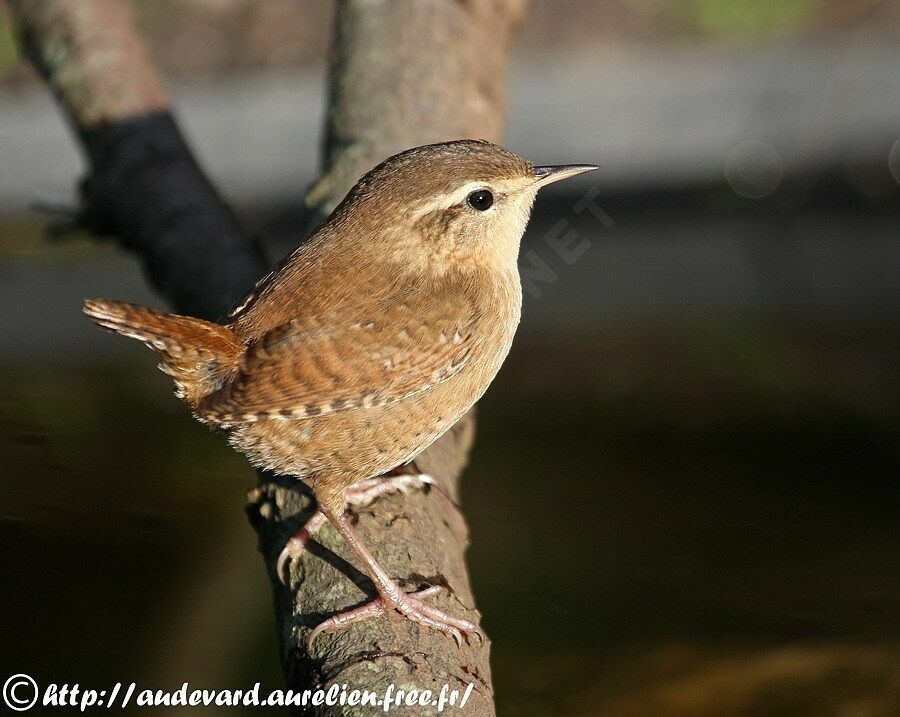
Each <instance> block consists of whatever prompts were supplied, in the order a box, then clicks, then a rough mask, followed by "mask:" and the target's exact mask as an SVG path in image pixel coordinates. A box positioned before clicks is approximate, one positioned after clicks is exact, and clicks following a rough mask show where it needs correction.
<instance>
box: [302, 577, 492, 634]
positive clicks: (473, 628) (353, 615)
mask: <svg viewBox="0 0 900 717" xmlns="http://www.w3.org/2000/svg"><path fill="white" fill-rule="evenodd" d="M392 587H394V588H396V590H390V591H389V592H387V593H385V594H382V595H380V596H379V597H377V598H375V599H374V600H372V601H370V602H368V603H366V604H365V605H362V606H360V607H358V608H354V609H353V610H347V611H345V612H341V613H338V614H337V615H332V616H331V617H329V618H326V619H325V620H323V621H322V622H321V623H319V624H318V625H317V626H316V628H315V629H314V630H313V631H312V632H311V633H310V635H309V640H308V642H307V648H308V649H310V650H312V646H313V642H315V640H316V638H317V637H318V636H319V635H321V634H322V633H323V632H337V631H338V630H341V629H343V628H345V627H346V626H347V625H352V624H353V623H355V622H360V621H362V620H367V619H368V618H370V617H375V616H377V615H381V614H382V613H383V612H385V611H386V610H387V609H391V610H395V611H396V612H397V613H399V614H400V615H402V616H403V617H405V618H406V619H407V620H412V621H413V622H415V623H418V624H419V625H422V626H424V627H428V628H431V629H432V630H437V631H438V632H442V633H444V634H445V635H450V636H451V637H452V638H453V640H454V641H455V642H456V646H457V647H462V644H463V641H465V642H466V644H469V635H477V636H478V640H479V642H484V634H483V633H482V632H481V630H480V629H479V627H478V625H476V624H475V623H473V622H469V621H468V620H463V619H461V618H458V617H453V616H452V615H449V614H447V613H445V612H444V611H443V610H438V609H437V608H436V607H432V606H431V605H427V604H425V602H424V601H425V599H426V598H430V597H433V596H435V595H438V594H439V593H441V592H443V591H444V590H445V588H444V587H442V586H441V585H433V586H431V587H428V588H425V589H424V590H419V591H418V592H414V593H405V592H403V591H402V590H401V589H400V588H399V586H397V585H396V584H392Z"/></svg>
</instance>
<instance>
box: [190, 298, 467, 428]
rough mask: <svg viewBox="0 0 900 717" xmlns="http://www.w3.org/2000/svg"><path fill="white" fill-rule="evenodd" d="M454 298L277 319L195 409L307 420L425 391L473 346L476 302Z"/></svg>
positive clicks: (227, 416)
mask: <svg viewBox="0 0 900 717" xmlns="http://www.w3.org/2000/svg"><path fill="white" fill-rule="evenodd" d="M454 298H455V300H454V301H452V302H447V301H446V298H445V299H444V300H443V301H434V302H431V303H428V302H425V305H424V306H423V305H422V304H421V303H420V304H419V305H417V306H415V307H414V308H413V307H411V306H410V305H409V304H405V303H402V302H399V303H396V304H392V305H388V306H384V305H382V306H381V307H379V310H378V311H377V312H376V314H377V315H376V316H374V317H373V318H371V319H370V318H368V317H364V318H359V317H358V316H357V317H353V314H354V313H356V312H349V313H350V316H351V318H344V319H343V320H341V319H339V318H338V317H337V316H336V315H335V314H331V315H329V316H326V317H319V318H318V319H317V318H316V317H307V318H302V319H294V320H292V321H289V322H288V323H285V324H282V325H281V326H278V327H276V328H274V329H272V330H271V331H269V332H268V333H266V334H264V335H263V336H262V337H261V338H260V339H258V340H257V341H255V342H253V343H252V344H251V345H250V347H249V348H248V350H247V352H246V355H245V357H244V361H243V364H242V366H241V368H240V370H239V371H238V374H237V375H236V377H235V378H234V379H233V380H232V381H230V382H229V383H228V384H227V385H226V386H225V387H223V388H222V389H221V390H219V391H217V392H215V393H213V394H211V395H209V396H208V397H206V398H205V399H204V400H203V402H202V403H201V405H200V408H199V410H198V414H199V415H200V416H201V417H202V418H204V419H206V420H208V421H212V422H215V423H240V422H249V421H258V420H262V419H265V418H287V419H304V418H311V417H313V416H321V415H325V414H329V413H334V412H337V411H346V410H350V409H353V408H359V407H363V408H369V407H373V406H382V405H385V404H388V403H393V402H395V401H400V400H402V399H404V398H408V397H410V396H412V395H414V394H417V393H420V392H423V391H427V390H428V389H430V388H431V387H432V386H434V385H436V384H438V383H441V382H442V381H446V380H447V379H448V378H450V377H451V376H453V375H454V374H456V373H457V372H458V371H459V370H460V369H462V368H463V366H465V364H466V362H467V361H468V359H469V356H470V354H471V351H472V348H473V344H474V338H473V331H472V325H473V322H474V306H473V304H472V303H471V302H468V301H467V300H466V299H465V297H459V296H457V297H454ZM344 316H345V317H346V316H347V314H346V313H345V314H344Z"/></svg>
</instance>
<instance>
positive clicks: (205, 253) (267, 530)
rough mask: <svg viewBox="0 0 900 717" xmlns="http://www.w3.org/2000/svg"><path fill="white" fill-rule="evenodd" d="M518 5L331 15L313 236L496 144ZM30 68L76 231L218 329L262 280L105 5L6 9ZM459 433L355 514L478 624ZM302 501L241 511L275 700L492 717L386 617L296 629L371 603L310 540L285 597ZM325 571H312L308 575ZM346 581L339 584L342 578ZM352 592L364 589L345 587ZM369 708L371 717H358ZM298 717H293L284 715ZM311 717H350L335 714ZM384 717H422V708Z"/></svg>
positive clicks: (409, 576) (385, 1)
mask: <svg viewBox="0 0 900 717" xmlns="http://www.w3.org/2000/svg"><path fill="white" fill-rule="evenodd" d="M524 4H525V0H468V2H456V1H452V0H365V1H363V0H346V1H344V2H341V3H340V5H339V8H338V12H337V18H336V31H335V39H334V48H333V54H332V62H331V71H330V89H331V95H330V103H329V105H330V106H329V115H328V123H327V133H326V143H325V144H326V146H325V166H324V170H323V174H322V177H321V179H320V180H319V181H318V182H317V184H316V185H315V186H314V187H313V188H312V189H311V191H310V192H309V194H308V195H307V197H306V204H307V208H308V209H309V215H310V226H313V225H315V224H316V223H318V221H320V220H321V219H322V218H324V217H325V216H327V214H328V213H329V212H330V210H331V208H332V207H333V206H334V205H336V204H337V202H338V201H339V200H340V199H341V198H342V197H343V195H344V194H345V193H346V191H347V190H348V189H349V188H350V186H352V184H353V182H354V181H355V180H356V179H357V178H358V177H359V176H360V175H361V174H363V173H364V172H365V171H366V170H368V169H369V168H371V167H372V166H374V165H375V164H376V163H378V162H379V161H381V160H382V159H384V158H385V157H387V156H389V155H390V154H393V153H395V152H397V151H400V150H403V149H406V148H408V147H412V146H416V145H420V144H426V143H429V142H437V141H442V140H450V139H459V138H463V137H470V138H485V139H492V140H499V139H500V136H501V134H502V127H503V117H504V106H505V80H506V71H507V58H508V54H509V50H510V47H511V44H512V38H513V34H514V29H515V26H516V25H517V22H518V19H519V17H520V16H521V14H522V12H523V9H524ZM12 8H13V10H14V15H15V16H16V18H17V19H18V21H19V24H20V27H21V29H22V36H23V40H24V45H25V48H26V51H27V52H28V55H29V57H30V58H31V60H32V62H33V63H34V64H35V66H36V67H37V68H38V69H39V71H40V72H41V74H42V75H43V76H44V77H45V79H46V81H47V83H48V84H49V85H50V87H51V88H52V89H53V90H54V92H55V93H56V94H57V96H58V97H59V99H60V101H61V104H62V105H63V107H64V108H65V110H66V111H67V113H68V116H69V119H70V121H71V122H72V124H73V126H74V128H75V129H76V132H77V133H78V135H79V137H80V139H81V141H82V146H83V147H84V149H85V152H86V154H87V156H88V159H89V161H90V164H91V169H90V176H89V177H88V179H87V180H86V181H85V183H84V185H83V190H84V199H85V204H86V208H87V211H86V219H87V220H88V221H89V222H90V226H92V227H93V228H94V229H95V231H97V232H98V233H107V234H113V235H115V236H117V237H118V238H119V240H120V241H121V242H122V244H123V245H124V246H126V247H128V248H129V249H131V250H132V251H134V252H135V253H136V254H137V255H138V257H139V258H140V259H141V260H142V262H143V264H144V266H145V268H146V270H147V272H148V274H149V276H150V280H151V281H152V282H153V284H154V285H155V286H156V287H157V288H158V289H159V290H160V291H161V292H162V293H163V294H164V295H165V296H166V297H167V298H168V299H169V300H170V301H171V302H172V304H173V305H174V306H175V307H176V309H177V310H179V311H181V312H184V313H190V314H193V315H197V316H203V317H207V318H210V317H215V316H218V315H221V314H222V313H224V311H225V310H226V309H227V307H228V306H229V305H230V304H231V303H232V302H233V301H234V300H236V299H237V298H239V297H240V296H241V295H242V294H243V293H244V291H245V290H246V289H247V288H249V286H250V285H251V284H252V282H253V281H254V280H255V279H257V278H258V277H259V276H260V275H261V274H262V273H263V263H262V260H261V258H260V254H259V251H258V248H257V247H256V245H255V244H254V243H253V242H252V241H251V240H250V239H248V238H247V237H246V236H245V235H244V233H243V232H242V231H241V230H240V228H239V227H238V225H237V222H236V221H235V219H234V217H233V215H232V213H231V212H230V211H229V210H228V209H227V207H226V206H225V205H224V204H223V203H222V201H221V199H220V198H219V196H218V195H217V194H216V192H215V191H214V189H213V188H212V186H211V185H210V184H209V182H208V181H207V180H206V178H205V176H204V175H203V173H202V171H201V170H200V169H199V168H198V167H197V164H196V162H195V161H194V159H193V157H192V156H191V153H190V151H189V149H188V148H187V146H186V144H185V142H184V140H183V139H182V137H181V134H180V133H179V131H178V128H177V125H176V124H175V122H174V120H173V119H172V117H171V115H170V113H169V111H168V105H167V101H166V98H165V95H164V93H163V91H162V89H161V85H160V83H159V82H158V80H157V79H156V75H155V73H154V71H153V68H152V66H151V65H150V63H149V61H148V59H147V57H146V54H145V52H144V51H143V50H142V48H141V43H140V41H139V39H138V38H137V35H136V33H135V31H134V28H133V27H132V25H131V23H130V21H129V19H128V16H127V14H126V13H125V12H124V10H123V9H122V6H121V5H120V3H119V2H118V0H56V1H55V2H53V1H50V0H13V2H12ZM473 433H474V419H473V418H472V415H471V414H470V415H469V416H467V417H466V418H464V419H463V420H462V421H460V423H459V424H457V426H455V427H454V428H453V429H452V430H451V431H450V432H449V433H448V434H447V435H446V436H444V437H443V438H442V439H440V440H439V441H438V442H436V443H435V444H434V445H433V446H432V447H430V448H429V449H428V450H427V451H425V452H424V453H423V454H422V455H421V456H420V457H419V458H418V459H417V461H416V464H417V467H418V469H420V470H422V471H424V472H428V473H430V474H432V475H433V476H435V477H436V478H437V479H438V480H439V481H440V482H441V484H442V485H443V486H444V488H445V489H446V490H447V491H448V492H449V494H450V496H451V499H448V498H447V497H445V496H444V495H443V494H442V493H441V492H439V491H431V492H430V493H429V494H428V495H423V494H416V495H412V496H407V497H403V496H395V497H388V498H383V499H381V500H379V501H377V502H376V503H375V504H374V505H373V506H372V507H371V509H369V510H367V511H365V512H364V514H362V515H360V516H359V525H358V529H359V531H360V533H361V534H362V536H363V537H364V539H365V540H366V541H367V545H368V546H369V547H370V549H371V550H372V552H373V553H374V554H375V555H377V556H378V557H379V558H380V559H381V560H382V561H383V563H384V564H385V567H386V568H387V569H388V571H389V572H390V573H391V574H392V575H394V576H396V577H398V578H400V579H402V581H403V582H405V584H406V587H407V588H408V589H413V588H415V587H418V586H421V585H423V584H426V583H429V584H445V585H446V586H448V587H449V588H450V592H449V594H447V595H444V596H441V597H439V598H437V599H436V604H438V606H440V607H442V608H443V609H446V610H448V611H449V612H451V613H453V614H456V615H459V616H460V617H465V618H467V619H470V620H473V619H474V620H476V621H477V618H478V615H477V613H476V612H475V610H474V599H473V596H472V592H471V588H470V586H469V580H468V575H467V571H466V566H465V561H464V551H465V547H466V542H467V534H466V526H465V522H464V520H463V519H462V516H461V514H460V513H459V512H458V510H457V508H456V506H455V504H454V502H453V499H455V497H456V495H457V487H458V476H459V474H460V472H461V470H462V468H463V466H464V465H465V462H466V457H467V454H468V450H469V447H470V446H471V442H472V436H473ZM311 507H312V499H311V495H310V494H309V492H308V491H304V490H303V489H302V485H300V484H298V482H297V481H296V480H293V479H289V478H273V477H271V476H263V477H262V478H261V481H260V484H259V486H258V487H257V488H256V489H254V490H253V491H251V494H250V503H249V506H248V513H249V515H250V517H251V520H252V522H253V524H254V526H255V527H256V529H257V531H258V533H259V536H260V542H261V546H262V550H263V555H264V557H265V560H266V563H267V565H268V567H269V572H270V575H271V576H272V582H273V588H274V592H275V598H276V600H275V601H276V612H277V616H278V623H279V628H280V633H281V634H280V638H281V645H282V661H283V665H284V669H285V675H286V678H287V683H288V686H289V687H290V688H292V689H294V690H302V689H305V688H309V687H311V686H315V685H328V684H342V683H347V684H349V685H351V686H352V687H357V688H366V689H371V690H379V689H381V688H384V687H386V686H387V685H388V684H389V683H394V684H395V685H397V686H398V687H400V686H408V687H413V686H414V687H418V688H420V689H432V690H434V691H435V692H437V691H440V689H441V687H442V686H443V685H444V684H448V685H449V686H450V688H451V689H459V690H460V693H461V692H462V691H463V690H464V689H465V687H466V685H467V684H469V683H472V684H474V690H473V692H472V695H471V696H470V698H469V701H468V703H467V705H466V708H465V713H466V714H467V715H474V716H478V717H480V716H482V715H493V714H494V706H493V694H492V686H491V680H490V671H489V666H488V645H487V644H485V645H479V644H478V642H477V640H476V641H475V644H474V645H469V646H463V648H462V649H461V650H457V648H456V646H455V644H454V643H453V641H452V640H450V639H449V638H447V637H446V636H443V635H439V634H435V633H430V632H428V631H425V630H423V629H421V628H419V627H418V626H416V625H413V624H411V623H408V622H405V621H403V622H401V621H398V620H392V619H390V618H389V616H384V617H381V618H379V619H374V620H369V621H366V622H363V623H359V624H357V625H353V626H351V627H350V628H348V629H347V630H345V631H343V632H339V633H337V634H335V635H327V636H323V637H321V638H320V640H319V641H318V642H317V644H316V646H315V650H314V654H312V655H311V654H309V653H308V652H307V650H306V637H307V636H308V634H309V630H310V629H311V627H313V626H314V625H315V624H317V622H318V621H319V619H321V617H322V616H323V615H325V614H327V613H329V612H332V611H335V610H340V609H343V608H346V607H348V606H351V605H355V604H359V603H360V602H362V601H363V600H364V599H367V597H369V596H371V595H372V594H373V590H372V588H371V586H370V585H368V584H367V583H366V581H364V580H363V578H362V576H361V575H360V574H359V573H358V572H357V571H355V570H354V569H353V568H352V565H351V564H350V562H348V559H349V553H348V552H347V551H346V547H345V546H344V545H342V543H341V541H340V540H339V538H338V537H337V535H336V533H335V532H334V531H333V530H331V529H330V528H325V529H323V530H322V531H321V533H320V534H319V535H318V536H317V543H311V544H310V547H309V550H308V552H307V554H306V555H305V556H304V557H303V558H302V560H300V561H297V563H296V564H292V566H291V588H290V589H286V588H284V587H282V586H281V585H280V583H279V582H278V580H277V578H276V577H275V570H274V564H275V559H276V557H277V554H278V551H279V550H280V549H281V547H282V546H283V544H284V541H285V540H286V539H287V537H288V536H289V535H290V533H291V532H293V531H294V530H296V529H297V528H298V527H299V526H300V525H301V524H302V522H303V520H304V519H305V517H306V516H308V515H309V514H310V512H311ZM323 558H324V559H323ZM348 576H349V577H351V578H352V580H348ZM354 581H355V582H359V583H360V584H362V585H363V589H360V588H359V587H357V586H356V584H355V582H354ZM367 709H368V708H367ZM297 711H298V713H302V712H303V710H297ZM317 713H319V714H357V713H360V714H361V713H368V712H367V711H366V710H364V711H363V712H353V711H352V709H351V708H349V707H342V708H337V709H334V708H331V709H329V708H321V709H320V710H319V711H318V712H317ZM394 713H395V714H420V713H421V708H418V707H416V708H407V709H406V710H405V711H404V710H403V709H400V710H398V711H395V712H394Z"/></svg>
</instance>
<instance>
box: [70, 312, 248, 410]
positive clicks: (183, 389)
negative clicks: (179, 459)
mask: <svg viewBox="0 0 900 717" xmlns="http://www.w3.org/2000/svg"><path fill="white" fill-rule="evenodd" d="M84 313H85V314H87V315H88V316H89V317H90V318H91V319H92V320H93V322H94V323H95V324H97V326H99V327H100V328H102V329H105V330H106V331H111V332H113V333H116V334H122V336H128V337H129V338H132V339H137V340H138V341H142V342H144V343H145V344H146V345H147V346H149V347H150V348H152V349H153V350H154V351H156V352H157V353H158V354H159V355H160V358H161V359H162V362H161V363H160V365H159V367H160V369H162V370H163V371H165V372H166V373H167V374H169V375H170V376H171V377H172V378H173V379H175V384H176V386H177V387H178V395H179V397H181V398H183V399H184V400H186V401H187V402H188V403H189V404H191V405H192V406H194V407H196V406H197V405H198V404H199V402H200V400H201V399H202V398H203V396H205V395H207V394H208V393H212V391H215V390H217V389H218V388H220V387H221V384H222V381H223V380H224V378H225V377H226V375H227V374H228V373H229V372H230V371H231V370H232V369H233V367H234V366H235V364H236V362H237V360H238V358H239V357H240V355H241V352H242V350H243V346H242V344H241V343H240V341H238V339H237V337H236V336H235V335H234V333H233V332H232V331H231V329H229V328H228V327H226V326H221V325H220V324H214V323H211V322H209V321H204V320H202V319H195V318H191V317H189V316H177V315H175V314H166V313H164V312H162V311H156V310H155V309H151V308H149V307H147V306H137V305H135V304H126V303H125V302H122V301H111V300H109V299H88V300H86V301H85V302H84Z"/></svg>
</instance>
